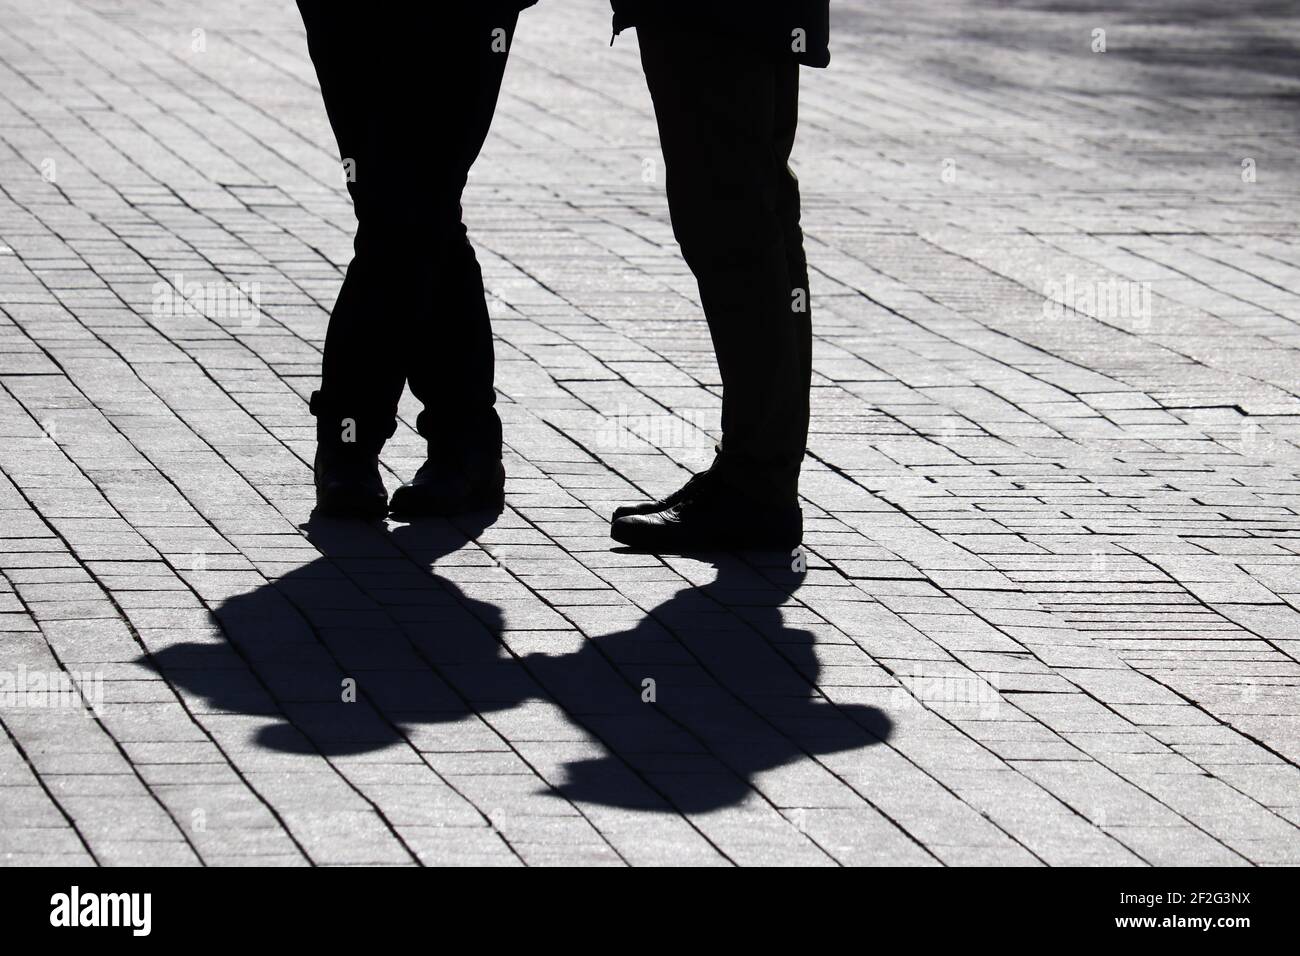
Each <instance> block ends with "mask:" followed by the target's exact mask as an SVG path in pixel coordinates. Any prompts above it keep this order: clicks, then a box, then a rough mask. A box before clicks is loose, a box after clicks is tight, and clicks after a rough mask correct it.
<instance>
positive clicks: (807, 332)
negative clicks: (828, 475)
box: [637, 22, 812, 506]
mask: <svg viewBox="0 0 1300 956" xmlns="http://www.w3.org/2000/svg"><path fill="white" fill-rule="evenodd" d="M637 34H638V37H639V41H640V46H641V59H642V64H643V66H644V68H645V75H646V81H647V83H648V85H649V87H650V94H651V97H652V98H653V100H654V107H655V115H656V118H657V120H658V125H659V138H660V143H661V145H662V148H663V155H664V161H665V164H666V167H667V168H666V178H667V191H668V207H669V212H670V214H671V217H672V224H673V232H674V235H675V236H676V237H677V241H678V244H679V245H680V246H681V250H682V254H683V256H684V258H685V259H686V262H687V264H688V265H689V266H690V268H691V271H692V272H693V273H694V274H695V278H696V280H697V282H698V284H699V289H700V298H701V301H702V303H703V306H704V311H705V315H706V317H707V318H708V323H709V332H710V334H711V336H712V338H713V346H714V349H715V351H716V353H717V359H718V369H719V371H720V373H721V375H722V385H723V399H722V436H723V437H722V444H721V446H720V449H719V453H718V457H717V459H716V460H715V462H714V465H713V468H712V469H711V470H712V471H713V472H714V473H715V474H716V475H717V476H718V477H719V478H721V479H722V481H723V483H724V484H726V485H728V486H730V487H731V488H733V489H735V490H736V491H738V492H739V493H740V494H742V495H744V496H745V497H747V498H750V499H752V500H754V501H757V502H761V503H764V504H774V505H779V506H785V505H793V504H794V503H795V501H796V499H797V497H798V482H799V468H800V464H801V462H802V460H803V455H804V449H805V446H806V444H807V439H808V395H809V385H810V380H811V375H812V324H811V319H812V314H811V308H810V303H809V293H808V266H807V261H806V259H805V257H804V248H803V232H802V230H801V229H800V226H799V184H798V181H797V180H796V179H795V176H794V173H793V172H792V171H791V170H790V168H789V165H788V161H789V158H790V151H791V149H792V148H793V145H794V138H795V130H796V127H797V125H798V103H799V65H798V64H797V63H795V62H794V61H793V60H790V59H778V58H774V57H769V56H767V55H765V54H764V53H761V52H758V51H754V50H746V49H744V48H743V45H739V46H736V45H728V44H720V43H717V42H715V41H716V38H714V37H712V36H711V34H710V33H709V32H708V31H702V30H698V29H692V28H690V27H687V26H682V25H675V24H672V23H669V22H646V23H640V24H638V26H637Z"/></svg>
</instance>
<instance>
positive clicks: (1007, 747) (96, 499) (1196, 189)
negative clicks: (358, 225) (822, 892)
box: [0, 0, 1300, 865]
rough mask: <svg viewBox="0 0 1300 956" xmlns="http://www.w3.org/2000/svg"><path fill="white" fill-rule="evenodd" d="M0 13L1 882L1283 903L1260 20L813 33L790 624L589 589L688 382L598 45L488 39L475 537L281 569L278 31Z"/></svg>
mask: <svg viewBox="0 0 1300 956" xmlns="http://www.w3.org/2000/svg"><path fill="white" fill-rule="evenodd" d="M1126 7H1128V8H1131V12H1125V9H1126ZM0 8H2V9H3V15H2V16H0V170H2V171H3V175H2V176H0V244H3V248H0V528H2V531H0V673H2V674H3V675H4V677H0V680H3V679H4V678H5V677H7V678H8V681H9V683H8V685H5V686H7V687H10V688H14V687H18V688H26V690H28V691H31V690H32V688H33V687H37V688H38V687H39V682H40V681H42V680H44V681H49V680H53V679H55V678H57V675H60V674H66V675H69V679H70V681H71V683H72V686H74V687H76V688H77V689H78V695H77V699H76V700H74V701H72V702H68V701H58V700H56V699H54V698H52V697H51V696H50V695H41V694H39V693H35V692H32V693H22V694H12V693H11V694H10V695H9V696H8V697H6V698H5V699H4V700H3V701H0V723H2V724H3V729H4V733H3V734H2V735H0V819H2V820H3V823H2V824H0V860H3V862H5V863H8V864H11V865H12V864H27V863H92V862H94V863H99V864H124V863H150V864H172V863H180V864H198V863H203V864H210V865H211V864H259V863H276V864H280V863H283V864H349V863H367V864H380V863H382V864H412V863H425V864H435V863H436V864H447V863H456V864H466V863H470V864H503V865H512V864H513V865H518V864H528V865H536V864H559V863H563V864H584V865H585V864H667V863H673V864H678V863H693V864H724V865H725V864H810V865H818V864H830V865H833V864H909V865H910V864H915V865H957V864H1028V865H1036V864H1049V865H1059V864H1133V865H1141V864H1152V865H1165V864H1214V865H1248V864H1297V863H1300V769H1298V768H1297V762H1298V761H1300V695H1298V694H1297V684H1298V683H1300V666H1298V663H1297V661H1298V657H1300V629H1298V627H1297V624H1298V622H1300V616H1298V614H1297V609H1298V608H1300V573H1298V568H1300V559H1298V557H1297V553H1298V552H1300V519H1298V517H1297V504H1298V503H1300V482H1298V480H1297V479H1298V475H1300V448H1298V447H1297V446H1298V444H1300V402H1297V393H1298V390H1300V361H1298V359H1297V347H1300V333H1298V332H1297V328H1298V325H1297V323H1300V294H1298V292H1300V243H1298V242H1297V239H1296V236H1297V219H1300V215H1298V211H1300V204H1298V200H1300V192H1298V189H1297V187H1298V186H1300V166H1298V163H1297V156H1298V155H1300V149H1298V147H1300V130H1298V129H1297V127H1298V126H1300V114H1297V113H1296V111H1295V108H1294V104H1295V100H1296V97H1297V95H1300V79H1297V70H1296V68H1295V67H1296V64H1297V62H1300V53H1298V52H1297V51H1298V49H1300V16H1296V15H1293V14H1286V13H1284V12H1283V11H1284V9H1285V7H1284V5H1277V4H1266V3H1257V2H1247V3H1244V4H1236V5H1229V6H1226V7H1225V6H1223V5H1221V4H1210V3H1198V4H1187V3H1177V4H1176V3H1172V2H1168V3H1159V4H1140V5H1139V4H1128V5H1120V6H1117V7H1114V8H1113V9H1111V10H1110V11H1109V12H1106V13H1071V12H1068V11H1067V10H1065V9H1061V8H1052V9H1045V8H1043V7H1041V6H1040V5H1030V4H1027V3H1015V4H1006V3H997V4H994V3H992V2H987V0H986V2H981V0H949V2H940V0H908V2H902V0H872V2H870V3H865V2H848V0H841V2H837V3H836V4H835V13H834V16H835V29H836V34H837V40H836V44H835V62H834V64H833V67H832V69H830V70H829V71H825V72H820V71H817V72H813V71H808V72H806V73H805V77H804V78H805V88H804V99H803V132H802V134H801V140H800V145H799V147H798V150H797V156H796V165H797V169H798V171H799V174H800V177H801V180H802V181H803V184H804V192H805V199H806V209H805V226H806V229H807V233H808V243H809V255H810V259H811V261H812V263H813V266H814V278H813V294H814V303H815V305H814V308H815V326H816V333H817V342H816V357H815V372H814V395H813V405H814V422H813V435H812V437H811V441H810V444H811V448H810V453H809V457H808V462H807V466H806V472H805V481H804V486H803V495H804V501H803V507H804V509H805V515H806V517H807V522H806V524H807V535H806V543H805V552H806V563H807V570H806V572H804V573H802V574H799V573H796V572H795V571H793V570H791V569H790V568H788V567H787V566H786V565H787V564H795V563H796V559H795V558H794V557H793V556H785V555H778V556H775V557H773V556H770V555H768V556H763V555H746V556H740V557H725V556H700V557H698V558H665V559H662V560H661V559H658V558H654V557H648V556H636V555H631V554H625V553H620V552H619V551H618V550H615V549H612V548H611V542H610V541H609V540H608V538H607V537H606V529H607V520H608V515H609V512H610V511H611V510H612V508H613V506H614V505H615V504H616V503H619V502H623V501H627V500H630V499H635V498H638V497H640V496H641V495H642V494H643V493H652V494H659V493H663V492H665V491H667V490H669V489H670V488H671V487H674V486H675V485H676V484H678V483H680V482H681V480H682V479H683V478H684V477H685V475H686V474H687V472H688V471H689V470H691V469H696V468H699V467H701V466H702V465H703V464H705V463H707V461H708V460H709V458H710V456H711V442H712V441H713V439H714V437H715V433H714V430H715V427H716V425H715V422H716V416H717V411H718V399H719V381H718V375H717V371H716V368H715V366H714V363H713V359H712V354H711V351H710V347H709V341H708V335H707V332H706V330H705V327H704V324H703V322H702V321H701V319H700V317H699V308H698V304H697V302H696V298H695V295H696V294H695V290H694V287H693V282H692V280H691V278H690V276H689V273H688V272H687V271H686V270H685V267H684V266H683V264H682V262H681V260H680V258H679V256H678V253H677V250H676V247H675V245H674V243H673V241H672V235H671V230H670V228H669V226H668V223H667V214H666V207H665V204H664V199H663V185H662V175H661V161H660V159H659V154H658V147H657V139H656V136H655V130H654V125H653V121H652V114H651V112H650V107H649V101H648V97H647V95H646V93H645V91H644V87H643V82H642V79H641V76H640V72H639V67H638V62H637V58H636V38H635V35H634V34H625V35H624V36H622V37H620V38H619V39H618V41H617V43H616V44H615V45H614V46H613V48H612V49H611V48H610V46H609V43H608V40H609V31H608V18H607V11H606V8H605V5H604V4H603V2H602V0H569V2H565V3H555V2H547V0H543V3H542V4H541V5H540V6H539V7H537V8H536V9H534V10H532V11H530V12H529V13H527V14H526V15H525V17H524V19H523V22H522V25H521V29H520V32H519V36H518V38H517V41H516V49H515V55H514V57H513V59H512V63H511V66H510V69H509V73H508V76H507V82H506V89H505V91H504V94H503V97H502V104H501V111H500V115H499V117H498V121H497V123H496V127H495V130H494V133H493V135H492V138H491V139H490V140H489V143H488V146H487V149H486V151H485V155H484V157H483V159H482V161H481V162H480V164H479V166H478V168H477V169H476V171H475V175H474V177H473V180H472V184H471V188H470V192H469V195H468V199H467V204H466V205H467V217H468V219H469V220H470V223H471V230H472V234H473V236H474V237H475V240H476V243H477V245H478V247H479V250H480V258H481V260H482V262H483V265H484V271H485V274H486V281H487V284H488V287H489V289H490V294H491V306H492V311H493V315H494V317H495V329H496V334H497V337H498V341H497V350H498V360H499V372H498V388H499V391H500V394H501V408H502V414H503V418H504V420H505V425H506V436H507V443H508V445H509V449H508V453H507V468H508V472H509V476H510V477H509V483H508V498H509V507H508V510H507V512H506V513H505V514H504V515H503V516H502V517H501V519H500V520H499V521H497V522H496V523H495V524H494V525H492V526H490V527H478V526H474V527H467V526H464V525H461V526H459V527H455V528H453V527H451V526H449V525H437V526H431V527H393V528H389V529H381V528H365V527H347V526H340V525H334V526H330V525H327V524H322V523H319V522H317V523H312V524H308V523H306V521H307V517H308V514H309V511H310V508H311V504H312V490H311V477H310V468H309V462H310V458H311V453H312V427H311V419H310V416H309V415H308V413H307V407H306V396H307V395H308V394H309V392H310V391H311V390H312V388H313V387H314V386H315V383H316V374H317V371H318V363H319V357H320V346H321V342H322V340H323V337H324V329H325V321H326V317H327V313H328V309H329V307H330V305H331V303H332V301H333V297H334V295H335V293H336V291H337V289H338V285H339V282H340V278H341V273H342V269H343V268H344V266H345V265H346V262H347V260H348V256H349V251H350V250H349V239H350V210H349V207H348V205H347V198H346V194H345V193H344V191H343V189H342V188H341V182H340V175H339V171H338V168H337V160H336V157H335V156H334V153H333V148H334V147H333V142H332V139H331V137H330V135H329V131H328V128H327V125H326V121H325V116H324V111H323V109H322V108H321V105H320V102H319V94H318V91H317V88H316V85H315V78H314V73H313V71H312V69H311V66H310V63H309V61H308V60H307V57H306V53H305V47H304V43H303V38H302V34H301V27H300V25H299V23H298V22H297V19H296V12H295V10H294V8H293V5H292V4H288V3H284V4H266V3H254V2H252V0H238V2H236V0H218V2H214V3H210V4H205V5H204V6H203V8H202V11H201V12H200V11H198V10H197V9H192V8H191V7H190V6H188V5H185V4H180V3H177V2H175V0H166V2H161V3H156V4H149V5H126V6H123V5H121V4H117V3H112V2H108V0H82V2H69V0H47V2H42V3H39V4H37V3H34V2H31V0H0ZM1099 29H1100V30H1104V31H1105V36H1104V42H1105V51H1104V52H1101V51H1100V50H1099V49H1097V48H1098V47H1099V46H1100V43H1099V40H1100V37H1099V36H1098V35H1097V34H1096V33H1095V31H1096V30H1099ZM196 31H197V32H196ZM441 42H451V41H450V40H449V39H448V38H440V37H431V38H430V40H429V43H430V55H431V56H434V55H437V53H436V48H437V44H438V43H441ZM419 165H420V158H419V157H418V156H414V155H413V156H412V157H411V175H418V174H419ZM178 277H179V278H178ZM413 281H419V277H413ZM160 282H163V283H175V284H178V285H180V286H182V287H183V286H184V285H185V284H187V283H200V284H201V285H202V288H203V289H205V290H216V291H217V292H220V293H223V294H225V293H229V296H228V298H227V299H225V300H222V299H211V300H207V301H205V302H204V305H203V308H202V309H201V310H200V311H198V312H190V311H187V310H185V309H183V308H177V307H175V303H174V302H172V303H168V302H167V300H166V295H165V289H164V287H163V286H160V285H158V284H159V283H160ZM241 283H244V284H247V285H245V286H244V287H243V288H244V289H245V290H254V285H252V284H255V292H256V300H257V308H256V309H254V310H252V311H248V310H244V309H241V308H240V306H241V304H242V300H241V299H240V298H239V296H238V295H237V294H235V292H236V291H237V290H238V289H239V288H240V284H241ZM232 290H235V291H232ZM403 412H404V424H403V426H402V427H401V429H400V430H399V433H398V435H397V436H396V438H395V439H394V441H393V443H392V444H391V446H390V448H389V449H388V450H387V451H386V453H385V466H386V469H387V470H388V472H389V474H388V475H387V478H388V480H389V484H390V487H391V486H392V485H395V484H396V483H397V482H399V481H401V480H403V479H405V478H407V477H409V476H410V474H411V473H412V472H413V470H414V468H415V467H416V466H417V465H418V463H419V461H420V459H421V455H422V448H421V446H420V444H419V442H418V440H417V438H416V436H415V434H414V432H413V430H412V429H411V427H410V425H411V424H413V422H414V412H415V409H414V408H412V407H409V406H407V405H404V406H403ZM647 680H649V681H651V682H653V683H650V684H647V683H646V682H647ZM0 689H4V687H0ZM352 689H354V690H355V696H356V699H355V701H354V702H346V703H345V702H344V700H343V698H344V697H345V696H348V695H350V693H351V691H352ZM651 696H652V697H653V698H654V700H653V701H647V700H645V699H644V698H647V697H651ZM38 704H41V705H42V706H37V705H38ZM92 705H93V706H92Z"/></svg>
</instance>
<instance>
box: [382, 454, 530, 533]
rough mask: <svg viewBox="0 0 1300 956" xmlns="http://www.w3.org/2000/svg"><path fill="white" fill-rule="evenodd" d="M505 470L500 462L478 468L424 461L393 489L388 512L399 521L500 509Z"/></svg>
mask: <svg viewBox="0 0 1300 956" xmlns="http://www.w3.org/2000/svg"><path fill="white" fill-rule="evenodd" d="M505 506H506V469H505V466H504V465H502V464H501V462H499V461H496V462H491V463H489V464H487V465H485V466H483V467H480V468H465V467H461V466H451V465H444V464H440V463H434V462H432V461H426V462H425V463H424V464H423V465H421V466H420V470H419V471H417V472H416V473H415V477H414V478H413V479H411V481H410V482H409V483H407V484H405V485H402V487H400V488H398V489H397V490H396V491H395V492H393V502H392V505H391V506H390V508H389V512H390V513H391V514H392V516H393V517H394V518H397V519H398V520H399V521H411V520H413V519H415V518H444V517H449V516H451V515H458V514H465V513H467V512H471V511H496V512H500V511H502V510H503V509H504V508H505Z"/></svg>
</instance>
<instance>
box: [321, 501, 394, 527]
mask: <svg viewBox="0 0 1300 956" xmlns="http://www.w3.org/2000/svg"><path fill="white" fill-rule="evenodd" d="M312 513H313V514H316V515H319V516H320V517H322V518H347V519H353V520H362V521H378V520H380V519H382V518H383V517H384V515H386V514H388V501H387V499H384V500H380V499H375V501H374V502H370V503H363V502H359V501H355V500H346V499H345V500H337V499H334V500H331V499H330V498H328V497H325V498H320V497H318V498H317V499H316V508H315V509H314V511H313V512H312Z"/></svg>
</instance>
